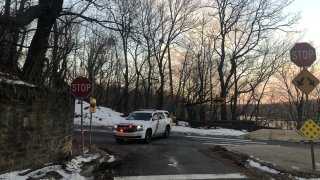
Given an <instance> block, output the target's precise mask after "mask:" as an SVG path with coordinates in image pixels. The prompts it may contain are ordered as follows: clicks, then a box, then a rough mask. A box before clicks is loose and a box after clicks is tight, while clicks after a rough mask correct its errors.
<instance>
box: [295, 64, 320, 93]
mask: <svg viewBox="0 0 320 180" xmlns="http://www.w3.org/2000/svg"><path fill="white" fill-rule="evenodd" d="M292 83H293V84H294V85H295V86H296V87H297V88H298V89H300V90H301V91H302V92H303V93H304V94H306V95H308V94H309V93H310V92H311V91H312V90H313V89H314V88H315V87H316V86H317V85H318V84H319V80H318V79H317V78H316V77H315V76H314V75H313V74H311V73H310V72H309V71H308V70H307V69H303V70H302V71H301V72H300V73H299V74H298V75H297V76H296V77H295V78H294V79H293V80H292Z"/></svg>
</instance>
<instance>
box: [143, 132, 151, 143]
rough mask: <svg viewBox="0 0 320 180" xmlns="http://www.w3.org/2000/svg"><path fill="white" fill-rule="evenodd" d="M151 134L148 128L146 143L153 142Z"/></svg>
mask: <svg viewBox="0 0 320 180" xmlns="http://www.w3.org/2000/svg"><path fill="white" fill-rule="evenodd" d="M151 136H152V133H151V130H147V132H146V136H145V138H144V142H145V143H146V144H149V143H150V142H151Z"/></svg>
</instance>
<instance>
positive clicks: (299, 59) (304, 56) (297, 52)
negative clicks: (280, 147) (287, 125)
mask: <svg viewBox="0 0 320 180" xmlns="http://www.w3.org/2000/svg"><path fill="white" fill-rule="evenodd" d="M290 59H291V61H292V62H293V63H294V64H296V65H297V66H299V67H303V68H304V69H303V71H307V70H306V67H309V66H311V65H312V64H313V63H314V61H315V60H316V50H315V49H314V48H313V47H312V46H311V45H310V44H308V43H296V44H295V45H294V46H293V47H292V48H291V50H290ZM303 71H302V72H303ZM300 74H301V72H300ZM300 74H299V75H300ZM299 75H298V76H299ZM311 75H312V74H311ZM311 75H310V77H304V76H303V77H302V78H301V79H300V80H299V83H297V86H304V85H305V83H304V80H305V79H306V81H307V82H309V83H308V84H309V85H313V86H316V85H314V82H315V81H316V80H317V81H318V79H316V78H313V79H315V80H312V78H311ZM298 76H297V77H298ZM297 77H296V78H297ZM318 82H319V81H318ZM308 94H309V93H306V101H308ZM306 104H307V102H306ZM299 121H301V119H299ZM310 146H311V147H310V148H311V159H312V169H313V170H315V160H314V149H313V141H310Z"/></svg>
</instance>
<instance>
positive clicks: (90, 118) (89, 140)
mask: <svg viewBox="0 0 320 180" xmlns="http://www.w3.org/2000/svg"><path fill="white" fill-rule="evenodd" d="M91 134H92V112H90V139H89V150H91Z"/></svg>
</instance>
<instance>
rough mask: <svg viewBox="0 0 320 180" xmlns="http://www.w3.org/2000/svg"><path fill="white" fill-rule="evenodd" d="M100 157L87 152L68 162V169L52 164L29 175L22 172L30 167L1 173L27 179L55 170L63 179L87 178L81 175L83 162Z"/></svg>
mask: <svg viewBox="0 0 320 180" xmlns="http://www.w3.org/2000/svg"><path fill="white" fill-rule="evenodd" d="M98 157H100V155H99V154H85V157H82V156H77V157H75V158H74V159H72V160H71V161H70V162H68V163H67V164H66V171H65V170H64V169H62V166H61V165H52V166H47V167H44V168H41V169H38V170H35V171H32V172H30V173H28V174H27V175H20V174H23V173H25V172H27V171H28V170H29V169H26V170H22V171H14V172H10V173H6V174H1V175H0V179H5V180H27V179H34V178H38V179H43V176H45V175H46V173H48V172H52V171H54V172H57V173H58V174H60V175H61V176H62V178H61V179H62V180H69V179H76V180H85V179H87V178H85V177H83V176H81V175H80V171H81V166H82V164H83V162H90V161H92V160H94V159H97V158H98ZM111 157H112V156H111ZM114 159H115V158H114V157H113V160H114Z"/></svg>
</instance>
